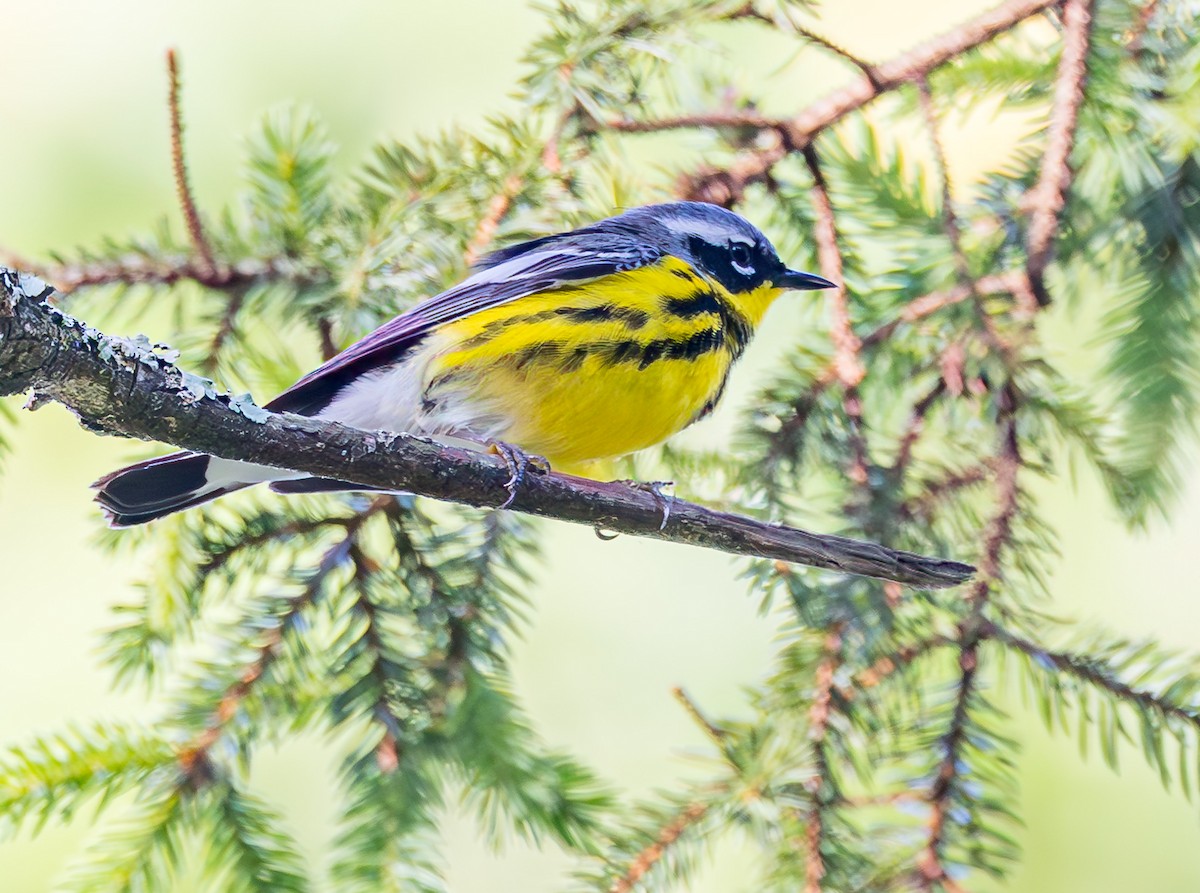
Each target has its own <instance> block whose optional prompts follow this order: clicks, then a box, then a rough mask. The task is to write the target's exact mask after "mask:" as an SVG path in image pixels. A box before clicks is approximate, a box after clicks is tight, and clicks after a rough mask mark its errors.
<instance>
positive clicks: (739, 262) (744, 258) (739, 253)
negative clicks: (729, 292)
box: [729, 242, 754, 273]
mask: <svg viewBox="0 0 1200 893" xmlns="http://www.w3.org/2000/svg"><path fill="white" fill-rule="evenodd" d="M729 258H730V260H732V261H733V266H734V267H735V268H736V269H737V270H738V272H739V273H753V272H754V263H753V262H752V261H751V259H750V246H749V245H747V244H745V243H744V242H734V243H733V244H732V245H730V246H729Z"/></svg>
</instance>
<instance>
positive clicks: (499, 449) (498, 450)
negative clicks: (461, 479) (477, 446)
mask: <svg viewBox="0 0 1200 893" xmlns="http://www.w3.org/2000/svg"><path fill="white" fill-rule="evenodd" d="M488 452H489V453H492V454H494V455H496V456H499V457H500V458H501V459H502V460H503V461H504V467H505V468H507V469H508V474H509V478H508V482H507V483H505V485H504V489H505V490H507V491H508V499H506V500H504V502H503V503H501V504H500V508H502V509H506V508H508V507H509V506H511V505H512V504H513V501H514V500H515V499H516V498H517V493H518V491H520V489H521V484H523V483H524V482H525V475H526V474H527V473H528V472H529V470H530V469H532V470H533V471H534V472H536V473H537V474H546V473H548V472H549V471H550V463H549V462H548V461H547V460H546V458H545V457H544V456H532V455H530V454H529V453H526V452H525V451H524V450H522V449H521V448H519V447H515V446H513V445H512V444H511V443H504V442H503V441H499V440H494V441H492V442H491V443H489V444H488Z"/></svg>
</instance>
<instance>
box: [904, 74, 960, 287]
mask: <svg viewBox="0 0 1200 893" xmlns="http://www.w3.org/2000/svg"><path fill="white" fill-rule="evenodd" d="M917 96H918V98H919V99H920V104H921V113H922V115H923V116H924V117H925V127H926V129H927V130H928V131H929V143H930V145H931V146H932V147H933V157H934V161H935V162H936V164H937V170H938V179H939V180H940V181H941V184H942V227H943V229H944V231H945V233H946V239H947V240H948V241H949V242H950V247H951V248H952V249H953V250H954V265H955V268H956V269H957V271H958V278H959V280H960V281H962V282H963V283H965V284H967V285H971V270H970V265H969V264H968V263H967V255H966V253H965V252H964V251H963V247H962V229H961V227H960V226H959V224H958V214H956V213H955V211H954V190H953V188H952V184H951V182H950V165H949V162H948V161H947V160H946V148H945V146H943V145H942V136H941V128H940V127H939V126H938V119H937V109H935V108H934V105H933V93H931V92H930V90H929V80H928V79H927V78H921V79H920V80H919V81H917Z"/></svg>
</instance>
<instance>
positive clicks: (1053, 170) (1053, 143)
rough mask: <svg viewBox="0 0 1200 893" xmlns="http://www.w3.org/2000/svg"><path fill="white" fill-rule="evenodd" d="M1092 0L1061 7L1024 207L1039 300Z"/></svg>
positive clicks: (1078, 98)
mask: <svg viewBox="0 0 1200 893" xmlns="http://www.w3.org/2000/svg"><path fill="white" fill-rule="evenodd" d="M1092 5H1093V0H1067V4H1066V9H1065V11H1064V12H1063V26H1064V29H1063V30H1064V33H1063V49H1062V57H1061V59H1060V60H1059V63H1058V79H1057V80H1056V82H1055V84H1054V107H1053V109H1052V110H1051V112H1050V131H1049V133H1048V134H1047V136H1046V153H1045V155H1043V156H1042V171H1041V175H1040V176H1039V177H1038V182H1037V185H1036V186H1034V187H1033V189H1032V190H1031V191H1030V194H1029V198H1028V204H1027V207H1029V208H1030V209H1032V211H1033V215H1032V218H1031V219H1030V221H1029V234H1028V246H1027V255H1028V260H1027V262H1026V269H1027V270H1028V273H1029V282H1030V285H1031V286H1032V287H1033V293H1034V296H1035V297H1036V298H1037V302H1038V304H1039V305H1040V306H1043V307H1044V306H1046V305H1047V304H1049V303H1050V295H1049V293H1048V292H1047V291H1046V285H1045V282H1044V281H1043V277H1044V276H1045V273H1046V268H1047V267H1048V266H1049V265H1050V261H1051V260H1053V258H1054V239H1055V236H1057V235H1058V215H1059V214H1060V213H1061V212H1062V209H1063V207H1064V205H1066V202H1067V189H1068V188H1069V187H1070V185H1071V177H1072V171H1071V167H1070V160H1071V148H1072V147H1073V146H1074V144H1075V127H1076V124H1077V123H1078V121H1079V106H1080V105H1082V104H1083V92H1084V86H1085V84H1086V82H1087V53H1088V41H1089V38H1090V37H1091V32H1092Z"/></svg>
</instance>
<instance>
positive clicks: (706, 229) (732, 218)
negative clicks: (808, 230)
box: [588, 202, 835, 294]
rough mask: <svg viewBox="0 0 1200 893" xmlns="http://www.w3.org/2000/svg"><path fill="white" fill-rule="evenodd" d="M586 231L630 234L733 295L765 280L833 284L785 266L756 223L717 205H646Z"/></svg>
mask: <svg viewBox="0 0 1200 893" xmlns="http://www.w3.org/2000/svg"><path fill="white" fill-rule="evenodd" d="M588 230H591V231H594V232H622V233H628V234H635V235H637V236H638V237H639V238H641V239H643V240H644V241H645V242H646V243H647V244H649V245H653V246H654V247H656V248H659V249H661V250H662V252H663V253H664V254H671V255H674V256H675V257H679V258H682V259H683V260H686V261H688V262H689V263H691V264H692V265H693V266H696V267H699V268H700V269H701V270H703V271H704V272H705V273H707V274H709V275H710V276H711V277H712V278H714V279H716V280H717V281H718V282H720V283H721V284H722V285H724V286H725V287H726V288H727V289H729V290H730V291H731V292H733V293H734V294H742V293H745V292H748V291H751V290H753V289H755V288H758V287H759V286H761V285H764V284H766V283H770V284H772V285H775V286H777V287H779V288H794V289H819V288H834V287H835V286H834V284H833V283H832V282H830V281H829V280H828V279H824V278H822V277H820V276H814V275H813V274H812V273H803V272H801V271H799V270H790V269H788V268H787V266H786V265H785V264H784V263H783V261H782V260H780V259H779V254H778V252H777V251H776V250H775V246H774V245H772V244H771V242H770V241H769V240H768V239H767V237H766V236H764V235H763V234H762V233H761V232H760V231H759V230H758V228H757V227H755V226H754V225H753V224H751V223H750V222H749V221H748V220H746V219H745V218H744V217H741V216H739V215H737V214H735V213H733V212H732V211H729V210H726V209H725V208H722V207H720V206H719V205H709V204H704V203H703V202H671V203H668V204H662V205H646V206H645V207H642V208H634V209H633V210H631V211H626V212H625V213H624V214H621V215H620V216H618V217H610V218H609V219H607V220H602V221H600V222H599V223H597V224H594V225H593V226H591V227H588Z"/></svg>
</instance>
